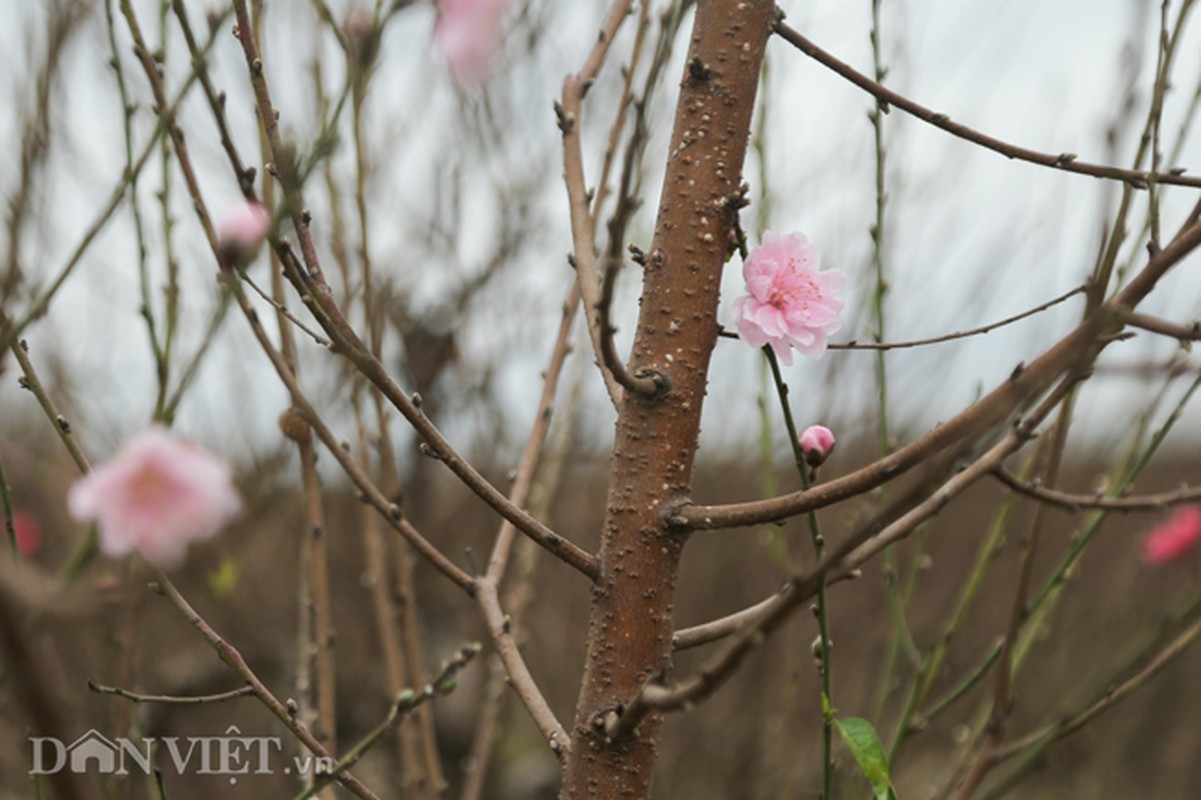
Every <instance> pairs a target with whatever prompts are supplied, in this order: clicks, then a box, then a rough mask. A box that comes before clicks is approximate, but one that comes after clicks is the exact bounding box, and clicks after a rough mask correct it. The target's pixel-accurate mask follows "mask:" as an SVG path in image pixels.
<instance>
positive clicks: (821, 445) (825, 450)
mask: <svg viewBox="0 0 1201 800" xmlns="http://www.w3.org/2000/svg"><path fill="white" fill-rule="evenodd" d="M800 443H801V452H802V453H803V454H804V456H805V463H806V464H808V465H809V466H811V467H820V466H821V465H822V462H824V461H825V460H826V458H827V457H828V456H829V455H830V453H831V452H833V450H834V445H835V444H837V441H836V440H835V439H834V434H833V433H832V432H831V431H830V429H829V428H827V427H826V426H824V425H810V426H809V427H808V428H805V430H804V432H803V433H801V438H800Z"/></svg>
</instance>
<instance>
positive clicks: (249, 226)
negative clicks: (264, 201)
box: [217, 201, 271, 269]
mask: <svg viewBox="0 0 1201 800" xmlns="http://www.w3.org/2000/svg"><path fill="white" fill-rule="evenodd" d="M270 230H271V212H270V211H268V210H267V209H265V208H263V206H261V205H259V204H258V203H255V202H253V201H246V202H244V203H242V204H240V205H237V206H235V207H233V208H231V209H230V210H229V211H228V212H226V214H225V216H224V217H223V218H222V219H221V223H220V224H219V225H218V226H217V245H218V247H219V248H220V250H221V258H222V260H223V264H222V266H223V267H226V268H229V269H233V268H238V267H243V266H245V265H246V264H248V263H250V261H251V259H253V258H254V255H255V253H257V252H258V249H259V245H261V244H262V243H263V239H265V238H267V232H268V231H270Z"/></svg>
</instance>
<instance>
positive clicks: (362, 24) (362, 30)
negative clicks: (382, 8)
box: [342, 8, 375, 39]
mask: <svg viewBox="0 0 1201 800" xmlns="http://www.w3.org/2000/svg"><path fill="white" fill-rule="evenodd" d="M374 28H375V18H374V17H373V16H372V14H371V12H370V11H368V10H367V9H365V8H352V9H350V11H348V12H346V18H345V20H343V22H342V30H343V31H344V32H345V33H346V35H347V37H349V38H350V39H362V38H364V37H365V36H367V35H368V34H370V33H371V31H372V30H373V29H374Z"/></svg>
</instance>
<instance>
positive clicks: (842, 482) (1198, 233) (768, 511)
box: [669, 222, 1201, 530]
mask: <svg viewBox="0 0 1201 800" xmlns="http://www.w3.org/2000/svg"><path fill="white" fill-rule="evenodd" d="M1198 244H1201V224H1198V223H1196V222H1192V224H1191V225H1190V226H1189V227H1187V228H1185V229H1183V230H1182V231H1180V233H1178V234H1177V235H1176V237H1175V238H1174V239H1173V240H1172V242H1171V243H1170V244H1169V245H1168V246H1167V247H1165V248H1164V249H1163V250H1161V251H1159V252H1158V253H1156V254H1155V255H1153V256H1152V257H1151V258H1150V259H1149V260H1148V262H1147V265H1146V266H1145V267H1144V268H1143V270H1142V271H1141V272H1139V274H1138V275H1137V276H1135V278H1134V279H1133V280H1131V282H1130V283H1129V284H1127V286H1126V287H1125V288H1124V289H1122V290H1121V291H1120V292H1119V293H1118V294H1117V295H1115V296H1114V297H1113V298H1111V299H1110V300H1109V301H1108V302H1106V303H1105V304H1103V305H1102V306H1101V307H1100V308H1098V309H1097V311H1096V312H1094V313H1093V314H1090V315H1089V316H1088V317H1087V318H1086V319H1085V320H1084V321H1083V322H1081V323H1080V325H1078V326H1077V327H1076V328H1075V329H1074V330H1072V331H1071V332H1070V333H1068V334H1067V335H1066V336H1064V337H1063V338H1062V339H1060V340H1059V341H1058V342H1057V343H1055V344H1054V345H1053V346H1052V347H1051V348H1050V349H1048V350H1047V351H1046V352H1044V353H1043V354H1042V355H1041V356H1039V357H1038V358H1037V359H1036V360H1035V361H1033V362H1032V363H1031V364H1030V365H1028V366H1022V365H1019V367H1018V369H1016V370H1014V372H1013V374H1012V375H1010V377H1009V379H1008V380H1007V381H1005V383H1003V384H1002V385H1000V386H998V387H997V388H996V389H994V390H993V391H992V392H990V393H989V394H987V395H985V396H984V397H983V398H981V399H980V400H978V401H977V402H975V403H974V404H973V405H971V406H969V407H968V408H967V409H966V410H965V411H963V412H962V413H961V414H959V415H958V416H957V417H955V418H953V419H951V420H950V421H948V422H945V423H943V424H942V425H939V426H938V427H936V428H934V429H933V430H930V431H928V432H927V433H926V434H925V435H923V436H921V437H919V438H918V439H917V440H915V441H913V442H911V443H910V444H908V445H906V446H905V447H902V448H900V449H899V450H897V451H896V452H894V453H893V454H892V455H889V456H887V457H885V458H882V459H880V460H878V461H876V462H874V463H872V464H869V465H867V466H866V467H863V468H861V469H859V470H856V471H855V472H852V473H850V474H849V475H845V476H843V477H841V478H837V479H835V480H832V481H828V482H826V483H822V484H819V485H818V486H815V487H813V488H811V489H806V490H802V491H798V492H793V493H791V494H787V495H782V496H780V497H775V498H771V499H768V500H757V501H752V502H747V503H734V504H728V505H718V506H699V505H692V504H685V505H683V506H680V507H678V508H676V509H674V510H672V511H671V512H670V517H669V522H670V523H671V524H672V525H675V526H678V527H680V528H683V529H692V530H697V529H702V530H703V529H714V528H732V527H736V526H741V525H759V524H762V523H765V522H774V521H777V520H781V519H785V518H787V517H791V516H795V515H796V514H800V513H803V512H806V511H811V510H813V509H817V508H823V507H825V506H828V505H831V504H832V503H835V502H837V501H839V500H844V499H846V498H848V497H853V496H855V495H857V494H861V493H863V492H866V491H869V490H871V489H874V488H875V487H877V486H880V485H881V484H883V483H885V482H887V481H889V480H891V479H893V478H895V477H896V476H898V475H900V474H902V473H904V472H906V471H908V470H909V469H912V468H913V467H914V466H915V465H917V464H919V463H921V462H922V461H924V460H925V459H927V458H929V457H930V456H932V455H933V454H935V453H937V452H939V451H941V450H943V449H945V448H947V447H949V446H950V445H952V444H954V443H956V442H960V441H968V440H971V439H972V438H974V437H975V436H978V435H979V434H981V433H983V432H984V431H986V430H988V429H989V428H991V427H992V426H993V425H996V424H997V423H999V422H1000V421H1001V420H1003V419H1004V418H1005V417H1007V416H1008V415H1010V414H1011V413H1013V412H1014V411H1015V410H1016V409H1018V408H1019V407H1020V406H1021V405H1022V403H1024V402H1026V401H1028V400H1029V398H1031V397H1033V396H1035V395H1037V394H1038V393H1039V392H1041V391H1043V390H1044V389H1045V387H1046V386H1048V385H1049V384H1050V383H1051V381H1053V380H1054V379H1055V378H1056V377H1057V376H1058V375H1059V374H1060V373H1062V372H1063V371H1064V370H1066V369H1068V368H1070V367H1071V366H1072V364H1073V363H1075V361H1076V359H1077V358H1078V357H1079V356H1080V354H1081V352H1083V350H1084V349H1085V348H1087V347H1089V346H1091V345H1092V344H1093V343H1094V342H1096V343H1097V346H1098V347H1101V348H1104V347H1105V346H1106V345H1108V344H1109V343H1110V342H1111V341H1112V338H1105V337H1106V336H1110V337H1111V336H1112V335H1114V334H1116V333H1117V331H1116V330H1115V323H1117V322H1118V321H1119V320H1120V318H1121V315H1122V314H1123V313H1124V312H1125V311H1127V310H1129V309H1130V308H1133V307H1134V306H1135V305H1137V304H1138V303H1139V302H1140V301H1141V300H1142V299H1143V298H1144V297H1145V296H1146V295H1147V293H1149V292H1150V291H1151V289H1152V288H1154V287H1155V284H1156V282H1158V281H1159V279H1160V278H1162V277H1163V275H1164V274H1165V273H1166V272H1167V271H1168V270H1169V269H1171V268H1172V267H1173V266H1175V265H1176V264H1177V263H1178V262H1179V261H1180V260H1181V259H1183V258H1184V257H1185V256H1187V255H1188V254H1189V253H1190V252H1192V250H1193V249H1194V248H1195V247H1196V246H1197V245H1198Z"/></svg>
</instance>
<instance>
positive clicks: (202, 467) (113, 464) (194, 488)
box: [67, 426, 241, 568]
mask: <svg viewBox="0 0 1201 800" xmlns="http://www.w3.org/2000/svg"><path fill="white" fill-rule="evenodd" d="M67 507H68V509H69V510H70V512H71V516H73V517H74V518H75V519H77V520H79V521H81V522H92V521H95V522H96V523H97V525H98V528H99V532H100V549H101V550H102V551H103V552H104V553H106V554H108V555H110V556H123V555H126V554H127V553H130V552H132V551H134V550H136V551H137V552H139V553H141V554H142V556H143V557H145V558H146V560H147V561H150V562H151V563H154V564H157V565H158V566H160V567H164V568H166V567H173V566H175V565H177V564H179V563H180V562H181V561H183V556H184V552H185V551H186V550H187V548H188V545H189V544H190V543H191V542H193V541H200V540H204V539H208V538H211V537H212V536H213V535H215V534H216V533H217V531H219V530H220V529H221V528H222V527H224V525H225V524H226V523H227V522H229V520H230V519H231V518H232V517H233V516H234V515H235V514H236V513H238V510H239V509H240V507H241V501H240V500H239V499H238V494H237V492H236V491H235V490H234V487H233V482H232V480H231V474H230V468H229V465H228V464H226V463H225V462H224V461H222V460H221V459H219V458H217V457H216V456H214V455H212V454H211V453H209V452H207V451H205V450H202V449H201V448H200V447H198V446H197V445H195V444H192V443H191V442H187V441H184V440H182V439H179V438H177V437H176V436H175V435H174V434H173V433H171V432H170V431H169V430H167V429H166V428H163V427H159V426H154V427H151V428H148V429H147V430H144V431H142V432H141V433H139V434H137V435H136V436H134V437H132V438H131V439H130V440H129V441H128V442H126V443H125V445H124V447H122V448H121V450H120V451H119V452H118V453H117V454H116V455H115V456H113V457H112V458H111V459H110V460H109V461H107V462H105V463H104V464H102V465H100V466H99V467H97V468H96V469H94V470H92V472H90V473H89V474H87V475H85V476H84V477H83V478H80V479H79V480H78V481H76V482H75V484H74V485H73V486H72V487H71V491H70V492H69V493H68V495H67Z"/></svg>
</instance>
